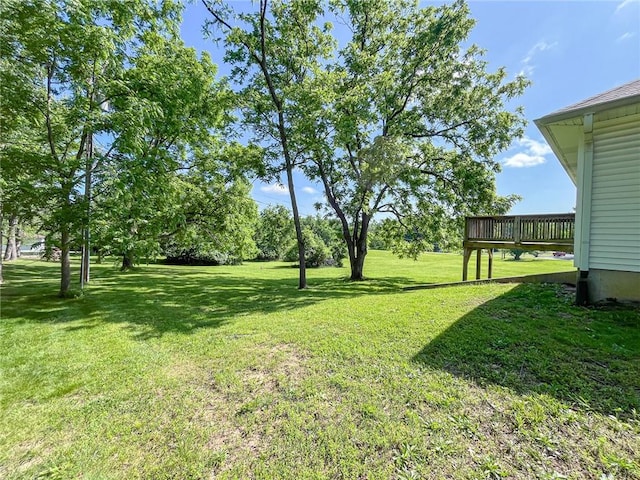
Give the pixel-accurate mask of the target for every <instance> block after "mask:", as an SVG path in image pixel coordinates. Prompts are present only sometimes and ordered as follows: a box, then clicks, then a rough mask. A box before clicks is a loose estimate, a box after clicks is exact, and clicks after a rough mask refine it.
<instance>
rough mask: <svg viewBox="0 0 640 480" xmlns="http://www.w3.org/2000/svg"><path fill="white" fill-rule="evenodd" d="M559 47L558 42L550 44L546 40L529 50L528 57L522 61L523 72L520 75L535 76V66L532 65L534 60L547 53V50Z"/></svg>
mask: <svg viewBox="0 0 640 480" xmlns="http://www.w3.org/2000/svg"><path fill="white" fill-rule="evenodd" d="M557 46H558V42H553V43H548V42H545V41H544V40H541V41H539V42H538V43H536V44H535V45H534V46H533V47H531V48H530V49H529V51H528V52H527V55H526V56H525V57H524V58H523V59H522V65H523V67H522V70H521V71H520V73H519V74H518V75H524V76H526V77H530V76H531V75H533V71H534V69H535V65H533V64H532V62H533V58H534V57H535V56H536V55H537V54H538V53H540V52H546V51H547V50H553V49H554V48H556V47H557Z"/></svg>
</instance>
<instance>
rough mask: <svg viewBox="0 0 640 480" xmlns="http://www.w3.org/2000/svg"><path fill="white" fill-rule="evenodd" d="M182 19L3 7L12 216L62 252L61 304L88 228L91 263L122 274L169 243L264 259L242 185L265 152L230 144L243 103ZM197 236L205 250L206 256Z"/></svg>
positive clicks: (79, 7) (135, 5)
mask: <svg viewBox="0 0 640 480" xmlns="http://www.w3.org/2000/svg"><path fill="white" fill-rule="evenodd" d="M182 7H183V6H182V4H181V3H180V2H174V1H173V0H162V1H159V2H148V1H146V0H132V1H128V2H103V1H98V0H79V1H75V2H66V1H44V0H33V1H28V2H21V1H15V0H9V1H8V2H2V5H1V6H0V9H1V10H0V13H1V14H2V15H0V17H1V18H2V22H3V27H4V29H3V32H6V35H3V36H2V38H1V39H0V52H2V54H3V55H2V57H1V58H2V60H1V61H0V62H1V63H0V89H2V90H1V93H2V98H3V99H5V98H7V99H8V101H6V102H5V101H3V102H2V105H1V106H0V120H2V121H0V124H1V126H2V129H3V131H2V134H3V135H2V136H3V138H4V137H5V136H6V137H7V138H9V139H10V140H11V141H10V143H9V144H10V145H11V147H10V148H8V149H2V151H1V152H0V154H1V155H2V158H1V159H2V162H3V171H2V176H3V179H2V182H3V185H4V184H5V183H6V184H8V185H10V188H8V191H9V192H10V195H9V196H8V197H7V199H9V200H10V203H11V205H12V208H13V207H15V208H16V209H18V208H21V209H22V210H21V212H22V211H24V210H25V206H28V208H29V209H30V210H31V211H34V212H35V214H37V216H38V217H39V223H40V224H41V226H42V229H43V231H44V232H45V233H46V234H47V240H48V243H49V244H50V245H51V246H56V247H57V248H60V249H61V261H62V265H63V269H62V280H61V293H63V294H64V292H65V291H66V290H68V289H69V286H70V280H71V271H70V269H69V264H68V261H69V251H70V250H71V248H72V247H74V248H75V247H76V246H79V245H80V244H81V241H80V240H81V231H82V229H86V228H89V230H90V232H91V237H92V241H93V250H94V251H97V252H99V253H100V254H101V255H107V254H117V255H122V256H123V267H127V266H131V265H133V264H134V263H135V262H137V261H138V259H141V258H152V257H154V256H156V255H158V254H159V253H161V244H162V243H163V242H165V243H166V242H168V241H169V240H171V241H172V242H173V243H174V245H180V246H181V247H184V249H185V250H189V249H192V248H196V247H197V249H199V250H201V251H207V252H210V251H218V252H222V253H223V254H225V255H229V256H231V257H233V258H237V259H242V258H246V257H247V256H248V257H251V256H252V255H253V249H254V246H253V242H252V240H251V235H252V233H253V223H254V222H255V216H256V211H255V210H256V209H255V204H254V203H253V202H252V201H250V199H248V187H247V185H246V181H245V180H244V179H243V175H244V173H245V172H246V170H247V169H252V168H255V169H256V170H257V171H260V166H259V162H257V161H256V160H257V159H258V158H260V157H261V152H260V149H257V148H255V147H252V146H249V147H242V146H240V145H238V144H235V143H229V141H228V140H226V139H227V138H229V137H230V136H231V134H230V132H229V129H228V126H229V124H230V122H231V121H232V118H231V116H230V115H229V113H228V112H230V111H232V110H233V109H234V108H235V107H236V103H235V96H234V95H233V94H232V93H231V91H230V89H229V88H228V87H227V85H226V84H225V82H223V81H217V80H216V79H215V76H216V71H217V70H216V67H215V65H214V64H213V63H212V62H211V59H210V57H209V56H208V54H206V53H203V54H198V53H197V52H196V51H195V50H194V49H192V48H187V47H186V46H185V45H184V43H183V42H182V41H181V40H180V39H179V38H178V34H179V22H180V12H181V9H182ZM5 120H6V121H5ZM222 138H225V140H224V141H223V140H222ZM94 140H95V141H94ZM94 143H95V145H94ZM16 173H18V174H19V175H16ZM5 175H9V176H10V177H9V178H11V179H12V181H10V182H7V181H6V180H5V179H4V178H5ZM83 190H84V191H83ZM16 211H17V210H16ZM24 216H25V217H26V216H27V215H26V214H24ZM199 236H200V237H202V239H201V242H203V243H206V245H200V244H198V245H196V243H197V242H196V241H195V240H194V238H196V237H199Z"/></svg>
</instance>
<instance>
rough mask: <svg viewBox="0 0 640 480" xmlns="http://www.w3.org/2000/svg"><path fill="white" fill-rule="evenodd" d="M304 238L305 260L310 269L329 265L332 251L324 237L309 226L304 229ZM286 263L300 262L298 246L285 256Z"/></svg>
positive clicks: (288, 251) (290, 249) (293, 246)
mask: <svg viewBox="0 0 640 480" xmlns="http://www.w3.org/2000/svg"><path fill="white" fill-rule="evenodd" d="M302 238H303V239H304V259H305V262H306V264H307V266H309V267H322V266H324V265H326V264H327V260H328V259H330V258H332V257H331V253H332V252H331V250H330V249H329V247H327V245H326V244H325V243H324V241H323V239H322V237H320V236H319V235H318V234H317V233H316V232H314V231H313V229H311V228H310V227H308V226H304V227H302ZM283 260H284V261H285V262H296V261H297V260H298V245H297V244H293V245H291V247H290V248H289V250H287V252H286V253H285V255H284V259H283Z"/></svg>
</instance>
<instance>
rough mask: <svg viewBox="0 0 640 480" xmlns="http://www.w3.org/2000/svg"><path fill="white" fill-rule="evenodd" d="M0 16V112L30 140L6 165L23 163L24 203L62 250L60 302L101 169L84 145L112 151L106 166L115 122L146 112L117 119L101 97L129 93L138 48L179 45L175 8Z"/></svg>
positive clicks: (140, 4)
mask: <svg viewBox="0 0 640 480" xmlns="http://www.w3.org/2000/svg"><path fill="white" fill-rule="evenodd" d="M0 8H1V10H0V14H1V15H0V16H1V17H2V18H3V27H4V28H3V36H2V40H1V41H0V53H1V54H2V55H1V57H2V59H3V61H2V65H1V69H0V74H1V79H0V80H1V81H0V83H2V84H3V90H4V91H7V92H10V95H8V96H7V97H4V95H3V97H4V98H6V102H4V101H3V103H4V104H5V105H4V106H3V110H4V112H3V113H4V114H11V115H14V116H15V117H16V118H21V119H25V121H26V122H27V130H28V131H29V133H30V139H31V142H29V143H28V144H27V145H24V144H21V143H18V142H12V143H10V144H9V145H8V148H9V149H10V152H9V153H8V154H7V155H5V157H4V158H7V159H9V161H10V162H23V165H24V170H23V171H24V173H25V174H26V175H29V177H30V179H31V181H32V184H33V185H34V186H35V188H34V189H33V191H32V193H33V195H30V196H28V197H25V198H24V199H23V200H24V201H25V202H30V203H37V204H40V207H41V209H42V211H44V212H46V213H47V214H46V215H45V218H44V220H45V222H44V223H45V229H46V230H47V231H48V233H49V235H48V237H49V239H50V240H52V241H54V242H55V243H56V244H57V246H59V248H60V249H61V281H60V295H61V296H65V295H67V294H68V292H69V289H70V285H71V268H70V251H71V246H72V245H73V244H74V243H78V242H79V238H78V234H79V232H80V230H81V228H82V227H86V225H87V223H88V215H87V213H88V208H87V207H88V205H87V200H88V194H87V193H88V192H89V191H90V188H89V187H90V182H91V175H90V173H91V171H92V170H93V169H95V168H97V167H98V164H99V163H100V160H101V159H100V158H98V159H95V160H94V159H93V151H94V150H93V141H92V140H93V138H94V136H97V135H102V137H101V138H102V139H103V141H104V142H109V143H110V146H109V147H107V148H106V149H105V150H106V152H105V155H104V157H106V156H108V154H110V153H112V152H114V151H115V149H116V148H115V147H116V146H117V143H118V136H119V135H118V132H116V131H115V130H114V126H115V123H114V120H119V122H120V124H121V125H122V124H127V122H131V121H132V120H135V116H133V115H143V114H144V113H147V110H144V109H141V110H140V111H138V112H133V111H131V113H132V114H133V115H132V116H130V117H129V118H126V119H125V118H119V119H118V117H117V116H116V115H112V113H111V112H108V111H107V109H106V108H105V106H106V105H107V104H108V103H109V102H110V101H113V100H114V99H111V98H109V93H110V92H113V91H115V90H120V94H123V95H126V94H127V93H128V89H127V87H126V85H125V83H126V78H125V75H124V74H125V72H126V71H127V70H128V68H129V67H130V66H131V64H134V63H135V62H136V59H137V54H138V52H139V49H140V46H144V45H147V44H148V43H150V42H153V41H155V40H156V39H157V38H160V37H162V38H172V37H176V36H177V32H178V20H179V12H180V7H179V6H178V5H176V4H175V3H174V2H172V1H170V0H165V1H163V2H159V3H150V2H146V1H143V0H135V1H129V2H118V1H101V0H78V1H74V2H70V1H63V0H60V1H46V0H30V1H21V0H8V1H6V2H2V6H1V7H0ZM130 98H131V96H130ZM9 128H10V127H9ZM9 133H12V132H9ZM32 143H35V144H36V148H33V145H32ZM104 157H103V158H104ZM87 181H88V182H89V184H87ZM83 183H84V184H85V186H86V187H87V188H86V189H85V193H84V194H83V192H82V188H83Z"/></svg>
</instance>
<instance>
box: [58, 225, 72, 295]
mask: <svg viewBox="0 0 640 480" xmlns="http://www.w3.org/2000/svg"><path fill="white" fill-rule="evenodd" d="M60 230H61V234H62V243H61V245H60V294H59V296H60V297H62V298H65V297H67V296H68V295H69V288H70V286H71V255H70V254H71V252H70V250H71V249H70V247H71V245H70V242H69V237H70V235H69V225H68V224H66V223H65V224H63V225H61V229H60Z"/></svg>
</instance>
